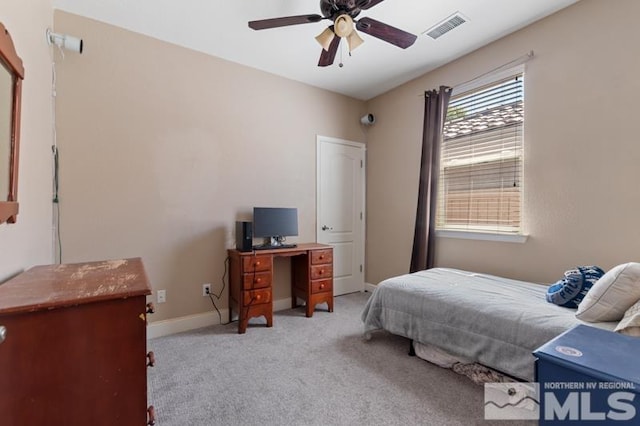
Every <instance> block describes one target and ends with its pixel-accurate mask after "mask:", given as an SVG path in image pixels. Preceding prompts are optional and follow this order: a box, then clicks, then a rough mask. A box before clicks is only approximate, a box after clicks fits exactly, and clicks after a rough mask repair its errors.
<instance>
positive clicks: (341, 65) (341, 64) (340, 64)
mask: <svg viewBox="0 0 640 426" xmlns="http://www.w3.org/2000/svg"><path fill="white" fill-rule="evenodd" d="M342 45H343V43H340V63H339V64H338V66H339V67H340V68H342V67H343V66H344V64H343V63H342Z"/></svg>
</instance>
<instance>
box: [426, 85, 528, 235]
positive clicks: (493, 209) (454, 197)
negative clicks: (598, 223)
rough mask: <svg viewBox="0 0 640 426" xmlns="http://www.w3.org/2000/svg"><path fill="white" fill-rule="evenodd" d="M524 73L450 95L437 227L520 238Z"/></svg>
mask: <svg viewBox="0 0 640 426" xmlns="http://www.w3.org/2000/svg"><path fill="white" fill-rule="evenodd" d="M523 123H524V90H523V74H522V73H519V74H517V75H513V76H511V77H509V78H506V79H502V80H499V81H496V82H493V83H491V84H488V85H485V86H483V87H480V88H478V89H475V90H473V91H470V92H466V93H463V94H460V95H457V96H454V97H453V98H452V99H451V101H450V103H449V108H448V110H447V118H446V120H445V125H444V131H443V141H442V144H441V152H440V179H439V193H438V213H437V216H436V228H437V229H441V230H453V231H455V230H459V231H467V232H485V233H493V234H521V233H522V231H521V223H522V198H523V193H522V189H523V188H522V168H523V148H522V147H523V140H522V129H523Z"/></svg>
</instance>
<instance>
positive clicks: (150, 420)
mask: <svg viewBox="0 0 640 426" xmlns="http://www.w3.org/2000/svg"><path fill="white" fill-rule="evenodd" d="M147 424H148V425H150V426H153V425H155V424H156V410H155V409H154V408H153V405H150V406H149V408H147Z"/></svg>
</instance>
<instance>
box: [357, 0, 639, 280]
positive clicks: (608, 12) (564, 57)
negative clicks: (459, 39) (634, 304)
mask: <svg viewBox="0 0 640 426" xmlns="http://www.w3.org/2000/svg"><path fill="white" fill-rule="evenodd" d="M638 16H640V2H638V1H636V0H618V1H616V2H615V7H612V5H611V2H605V1H601V0H582V1H580V2H578V3H576V4H575V5H573V6H571V7H569V8H567V9H565V10H562V11H560V12H558V13H556V14H554V15H552V16H550V17H548V18H546V19H543V20H541V21H539V22H537V23H534V24H532V25H531V26H529V27H527V28H525V29H523V30H521V31H518V32H517V33H514V34H512V35H509V36H507V37H505V38H503V39H501V40H498V41H496V42H494V43H492V44H490V45H489V46H486V47H484V48H481V49H479V50H477V51H475V52H473V53H471V54H469V55H466V56H464V57H463V58H461V59H459V60H457V61H455V62H453V63H450V64H447V65H446V66H443V67H441V68H440V69H438V70H435V71H433V72H431V73H428V74H426V75H424V76H422V77H420V78H418V79H416V80H414V81H412V82H410V83H407V84H405V85H403V86H401V87H399V88H397V89H395V90H393V91H391V92H388V93H386V94H384V95H381V96H379V97H377V98H375V99H373V100H371V101H370V102H369V103H368V105H367V109H368V110H369V111H370V112H372V113H374V114H375V115H376V117H377V119H378V121H377V122H376V125H375V126H374V127H372V129H371V130H370V132H369V135H368V141H367V153H368V168H367V172H368V174H367V179H368V181H367V200H368V204H367V211H368V215H367V281H368V282H372V283H377V282H379V281H380V280H382V279H384V278H387V277H390V276H392V275H396V274H401V273H406V272H407V270H408V267H409V261H410V256H411V245H412V239H413V224H414V221H415V208H416V192H417V187H418V170H419V158H420V143H421V134H422V111H423V99H422V97H421V96H419V95H420V94H421V93H423V92H424V91H425V90H430V89H432V88H437V87H438V86H440V85H442V84H445V85H451V86H455V85H456V84H459V83H461V82H464V81H467V80H469V79H472V78H474V77H476V76H478V75H481V74H483V73H485V72H487V71H488V70H491V69H494V68H496V67H498V66H500V65H502V64H504V63H507V62H509V61H510V60H512V59H514V58H517V57H520V56H522V55H524V54H525V53H527V52H528V51H530V50H534V51H535V58H534V59H533V60H531V61H530V62H529V63H527V65H526V80H525V99H526V100H525V114H526V115H525V134H524V136H525V145H526V147H525V191H526V199H525V215H526V216H525V224H526V225H525V226H526V232H527V233H528V234H529V239H528V241H527V242H526V243H524V244H517V243H498V242H485V241H469V240H458V239H446V238H438V240H437V244H438V248H437V252H436V263H437V265H438V266H447V267H456V268H462V269H470V270H475V271H482V272H487V273H494V274H500V275H504V276H508V277H515V278H520V279H526V280H532V281H539V282H552V281H555V280H557V279H559V278H560V277H562V273H563V272H564V271H565V270H566V269H569V268H571V267H574V266H576V265H588V264H597V265H600V266H601V267H603V268H605V269H608V268H611V267H612V266H615V265H616V264H619V263H623V262H628V261H639V260H640V232H639V231H638V212H640V190H639V189H638V187H639V186H638V185H639V182H640V143H639V141H638V136H637V124H636V123H637V118H636V115H637V112H638V94H640V79H639V78H638V70H640V56H639V55H637V53H636V48H635V45H634V40H639V39H640V27H638V26H637V25H636V22H635V21H636V18H637V17H638Z"/></svg>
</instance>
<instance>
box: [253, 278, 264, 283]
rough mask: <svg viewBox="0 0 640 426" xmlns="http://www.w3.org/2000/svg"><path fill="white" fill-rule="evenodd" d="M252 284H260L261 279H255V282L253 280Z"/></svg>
mask: <svg viewBox="0 0 640 426" xmlns="http://www.w3.org/2000/svg"><path fill="white" fill-rule="evenodd" d="M253 282H254V283H256V284H259V283H261V282H262V278H256V279H255V280H253Z"/></svg>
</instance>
